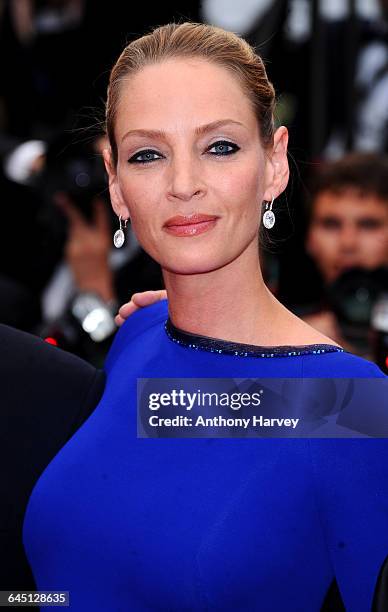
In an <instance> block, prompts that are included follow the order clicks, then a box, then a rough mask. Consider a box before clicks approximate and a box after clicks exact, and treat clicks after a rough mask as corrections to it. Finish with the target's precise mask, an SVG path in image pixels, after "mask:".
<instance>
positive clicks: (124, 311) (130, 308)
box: [118, 300, 139, 319]
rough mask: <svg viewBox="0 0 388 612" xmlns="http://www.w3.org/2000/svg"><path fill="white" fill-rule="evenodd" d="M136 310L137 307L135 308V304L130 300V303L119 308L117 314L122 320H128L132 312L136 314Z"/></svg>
mask: <svg viewBox="0 0 388 612" xmlns="http://www.w3.org/2000/svg"><path fill="white" fill-rule="evenodd" d="M136 310H139V306H136V304H135V303H134V302H132V300H131V301H130V302H127V303H126V304H123V305H122V306H121V308H119V312H118V314H119V315H120V317H122V318H123V319H128V317H129V316H130V315H131V314H133V313H134V312H136Z"/></svg>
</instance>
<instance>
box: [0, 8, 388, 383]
mask: <svg viewBox="0 0 388 612" xmlns="http://www.w3.org/2000/svg"><path fill="white" fill-rule="evenodd" d="M158 4H160V3H158ZM158 4H156V5H155V6H152V10H150V9H149V8H147V10H146V9H145V8H144V9H142V8H141V7H139V6H136V12H135V11H134V9H133V7H131V3H126V2H120V1H119V0H116V1H115V0H113V1H112V0H111V1H110V2H109V3H107V2H106V1H105V0H101V2H92V1H89V0H0V46H1V57H2V62H1V67H0V71H1V78H0V162H1V163H0V194H1V209H2V214H1V225H0V232H1V236H0V250H1V253H0V322H1V323H5V324H8V325H12V326H14V327H17V328H20V329H23V330H26V331H30V332H32V333H35V334H38V335H40V336H42V337H44V338H45V339H46V340H47V341H48V342H52V343H53V344H58V345H59V346H61V347H62V348H65V349H67V350H69V351H72V352H74V353H76V354H78V355H80V356H81V357H83V358H85V359H87V360H89V361H90V362H91V363H93V364H94V365H97V366H99V365H101V364H102V361H103V359H104V355H105V353H106V350H107V348H108V346H109V344H110V342H111V339H112V336H113V334H114V332H115V324H114V319H113V318H114V315H115V314H116V312H117V308H118V305H119V304H121V303H123V302H125V301H127V300H128V298H129V297H130V295H131V294H132V293H134V292H138V291H143V290H147V289H159V288H162V287H163V279H162V276H161V273H160V268H159V266H158V265H157V264H156V262H154V261H153V260H152V259H151V258H150V257H149V256H148V255H147V254H146V253H145V252H144V251H143V250H142V249H141V247H140V246H139V244H138V242H137V240H136V237H135V235H134V234H133V232H132V231H131V228H130V227H128V228H127V230H126V233H127V240H126V242H125V245H124V247H123V248H121V249H115V248H114V246H113V242H112V236H113V233H114V232H115V231H116V230H117V229H118V223H117V219H116V217H115V216H114V214H113V212H112V211H111V207H110V203H109V196H108V191H107V182H106V176H105V171H104V166H103V162H102V156H101V152H102V149H103V148H104V146H105V137H104V134H103V131H102V123H103V115H104V97H105V90H106V85H107V79H108V74H109V70H110V68H111V66H112V64H113V61H114V59H115V57H116V56H117V55H118V53H119V52H120V50H121V49H122V47H123V46H124V44H125V43H126V42H128V41H129V40H131V39H132V38H135V37H137V36H139V35H140V34H142V33H145V32H146V31H147V30H148V29H149V28H151V27H154V26H155V25H158V24H163V23H167V22H168V21H172V20H175V21H177V20H184V19H190V20H193V21H207V22H209V23H213V24H215V25H220V26H222V27H225V28H229V29H231V30H233V31H236V32H238V33H241V34H242V35H243V36H244V37H245V38H246V39H247V40H249V42H251V43H252V44H254V45H255V46H256V48H257V50H258V51H259V52H260V53H261V55H262V56H263V57H264V59H265V61H266V65H267V70H268V74H269V77H270V78H271V80H272V81H273V82H274V85H275V88H276V90H277V92H278V108H277V118H278V121H279V123H282V124H284V125H286V126H287V127H288V129H289V131H290V164H291V173H292V180H291V184H290V187H289V189H288V190H287V193H286V195H285V196H283V197H282V198H281V199H280V200H279V202H277V203H276V219H277V222H276V225H275V227H274V228H273V230H271V232H268V235H267V236H266V238H265V240H264V242H263V244H261V247H260V248H261V261H262V266H263V273H264V277H265V279H266V281H267V284H268V286H269V287H270V289H271V290H272V291H273V292H274V293H275V294H276V295H277V297H278V298H279V299H280V300H281V301H282V302H283V303H284V304H285V305H286V306H287V307H288V308H290V309H291V310H293V312H295V313H296V314H298V315H299V316H301V317H302V318H304V319H305V320H306V321H308V322H309V323H310V324H311V325H313V326H314V327H316V328H317V329H319V330H320V331H322V332H323V333H325V334H326V335H328V336H330V337H331V338H333V339H334V340H335V341H337V342H339V343H340V344H341V345H342V346H343V347H344V348H346V349H348V350H350V351H351V352H354V353H356V354H359V355H361V356H363V357H366V358H368V359H371V360H372V361H375V362H376V363H378V364H379V366H380V367H381V368H382V369H383V370H384V371H385V372H387V371H388V2H387V1H386V0H380V1H379V0H375V1H374V2H373V1H372V0H370V1H368V0H365V2H363V3H354V2H346V1H345V0H344V1H341V0H337V1H335V0H331V2H319V1H318V0H241V1H240V2H239V3H238V10H237V9H236V7H237V3H235V2H231V1H230V0H208V1H207V2H206V1H205V0H204V1H202V2H199V1H197V2H194V1H185V2H170V3H168V6H164V5H163V6H158ZM163 4H164V3H163ZM358 5H359V6H358Z"/></svg>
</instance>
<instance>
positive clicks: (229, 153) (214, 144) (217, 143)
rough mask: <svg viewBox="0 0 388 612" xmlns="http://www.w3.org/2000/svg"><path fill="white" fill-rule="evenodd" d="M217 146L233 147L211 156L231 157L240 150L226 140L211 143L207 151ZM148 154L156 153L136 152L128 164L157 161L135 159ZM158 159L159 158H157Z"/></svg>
mask: <svg viewBox="0 0 388 612" xmlns="http://www.w3.org/2000/svg"><path fill="white" fill-rule="evenodd" d="M219 145H224V146H225V145H226V146H228V147H234V150H233V151H227V152H226V153H211V155H213V156H215V157H226V156H227V155H232V154H233V153H237V151H239V150H240V147H239V146H238V145H236V144H234V143H233V142H229V141H228V140H217V142H213V144H212V145H211V146H210V147H209V149H212V148H213V147H215V146H219ZM150 153H156V151H154V150H153V149H144V151H138V152H137V153H136V154H135V155H134V156H133V157H131V158H130V159H129V160H128V163H129V164H150V163H151V162H154V161H157V159H148V160H146V161H145V160H143V161H140V160H139V159H136V157H138V156H139V155H146V154H150ZM159 159H160V158H159Z"/></svg>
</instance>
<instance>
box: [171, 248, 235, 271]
mask: <svg viewBox="0 0 388 612" xmlns="http://www.w3.org/2000/svg"><path fill="white" fill-rule="evenodd" d="M159 263H160V265H161V267H162V269H163V270H165V271H166V272H169V273H172V274H184V275H189V274H190V275H191V274H206V273H208V272H213V271H214V270H218V269H219V268H222V267H223V266H224V265H225V264H226V263H227V262H225V261H223V260H221V261H220V260H219V258H216V257H215V256H214V255H213V256H212V257H204V256H203V255H202V256H201V254H199V256H198V255H197V256H191V257H190V256H184V255H181V254H178V253H177V254H175V256H173V257H171V258H169V257H165V258H163V260H159Z"/></svg>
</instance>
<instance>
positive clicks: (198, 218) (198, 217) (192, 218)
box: [164, 213, 218, 227]
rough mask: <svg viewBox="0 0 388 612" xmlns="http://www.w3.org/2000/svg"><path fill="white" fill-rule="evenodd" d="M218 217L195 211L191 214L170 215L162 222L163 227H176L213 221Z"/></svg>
mask: <svg viewBox="0 0 388 612" xmlns="http://www.w3.org/2000/svg"><path fill="white" fill-rule="evenodd" d="M217 218H218V217H216V216H215V215H204V214H201V213H195V214H192V215H187V216H186V215H177V216H176V217H171V219H168V221H166V223H165V224H164V227H177V226H180V225H195V224H196V223H204V222H206V221H215V220H216V219H217Z"/></svg>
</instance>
